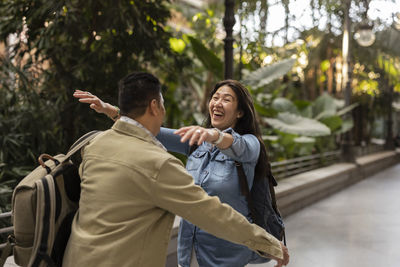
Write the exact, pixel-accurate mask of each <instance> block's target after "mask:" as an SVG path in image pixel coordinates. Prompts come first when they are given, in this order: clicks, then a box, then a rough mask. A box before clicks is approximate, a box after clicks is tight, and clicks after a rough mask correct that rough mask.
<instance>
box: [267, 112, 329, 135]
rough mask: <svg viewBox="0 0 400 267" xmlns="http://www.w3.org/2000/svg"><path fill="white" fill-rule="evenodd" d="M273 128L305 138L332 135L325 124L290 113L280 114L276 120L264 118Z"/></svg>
mask: <svg viewBox="0 0 400 267" xmlns="http://www.w3.org/2000/svg"><path fill="white" fill-rule="evenodd" d="M264 121H265V122H267V123H268V124H269V125H271V127H272V128H274V129H277V130H279V131H282V132H284V133H289V134H298V135H304V136H325V135H330V134H331V130H330V129H329V128H328V127H327V126H326V125H325V124H323V123H321V122H319V121H317V120H314V119H309V118H304V117H302V116H299V115H296V114H292V113H289V112H283V113H279V114H278V116H277V117H276V118H264Z"/></svg>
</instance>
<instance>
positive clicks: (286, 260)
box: [269, 242, 289, 267]
mask: <svg viewBox="0 0 400 267" xmlns="http://www.w3.org/2000/svg"><path fill="white" fill-rule="evenodd" d="M281 248H282V252H283V260H281V259H278V258H275V257H269V258H271V259H273V260H276V265H275V266H274V267H282V266H284V265H288V263H289V251H288V249H287V247H285V245H284V244H283V243H282V242H281Z"/></svg>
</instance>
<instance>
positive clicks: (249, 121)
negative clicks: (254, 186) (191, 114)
mask: <svg viewBox="0 0 400 267" xmlns="http://www.w3.org/2000/svg"><path fill="white" fill-rule="evenodd" d="M224 85H226V86H228V87H229V88H231V89H232V90H233V91H234V92H235V94H236V97H237V100H238V107H237V108H238V110H240V111H242V112H243V116H242V117H241V118H239V119H238V120H237V122H236V124H235V127H234V128H233V129H234V130H235V132H237V133H238V134H240V135H243V134H253V135H255V136H256V137H257V139H258V141H259V143H260V155H259V157H258V161H257V165H256V168H255V176H254V178H255V179H261V178H265V177H267V174H269V172H270V165H269V163H268V156H267V149H266V147H265V144H264V141H263V140H262V137H261V130H260V127H259V125H258V122H257V117H256V112H255V110H254V103H253V98H252V97H251V95H250V93H249V91H248V90H247V88H246V87H244V86H243V85H242V84H241V83H240V82H238V81H236V80H224V81H221V82H219V83H217V84H216V85H215V87H214V89H213V90H212V91H211V94H210V99H211V98H212V96H213V95H214V94H215V92H216V91H217V90H218V89H219V88H220V87H222V86H224ZM206 127H207V128H211V127H212V125H211V116H210V113H208V115H207V119H206Z"/></svg>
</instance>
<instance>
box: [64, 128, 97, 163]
mask: <svg viewBox="0 0 400 267" xmlns="http://www.w3.org/2000/svg"><path fill="white" fill-rule="evenodd" d="M101 132H102V131H91V132H88V133H86V134H85V135H83V136H81V137H80V138H79V139H78V140H76V141H75V143H73V144H72V146H71V147H70V148H69V150H68V153H67V154H66V155H65V156H66V158H69V157H71V156H72V155H73V154H75V153H76V152H77V151H78V150H80V149H81V148H82V147H84V146H85V145H87V144H88V143H89V142H90V141H91V140H92V139H93V138H95V137H96V136H97V135H99V134H100V133H101Z"/></svg>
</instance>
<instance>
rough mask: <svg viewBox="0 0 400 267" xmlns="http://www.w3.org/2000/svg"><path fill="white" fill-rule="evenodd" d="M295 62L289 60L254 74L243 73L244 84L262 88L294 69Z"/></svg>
mask: <svg viewBox="0 0 400 267" xmlns="http://www.w3.org/2000/svg"><path fill="white" fill-rule="evenodd" d="M295 61H296V60H295V59H293V58H288V59H285V60H282V61H279V62H276V63H273V64H271V65H268V66H265V67H262V68H259V69H257V70H255V71H253V72H250V73H247V74H246V73H243V74H244V76H243V82H244V84H248V85H249V86H252V87H254V88H260V87H262V86H264V85H266V84H269V83H270V82H272V81H274V80H276V79H278V78H280V77H282V76H283V75H285V74H286V73H287V72H288V71H290V70H291V69H292V67H293V64H294V62H295Z"/></svg>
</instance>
